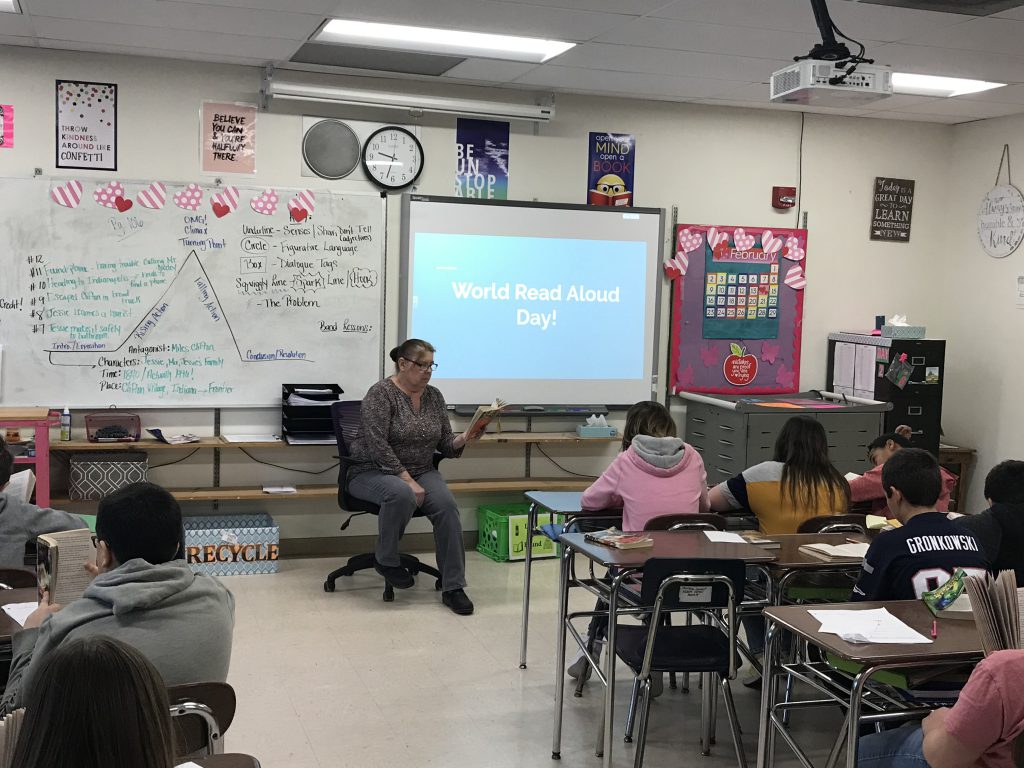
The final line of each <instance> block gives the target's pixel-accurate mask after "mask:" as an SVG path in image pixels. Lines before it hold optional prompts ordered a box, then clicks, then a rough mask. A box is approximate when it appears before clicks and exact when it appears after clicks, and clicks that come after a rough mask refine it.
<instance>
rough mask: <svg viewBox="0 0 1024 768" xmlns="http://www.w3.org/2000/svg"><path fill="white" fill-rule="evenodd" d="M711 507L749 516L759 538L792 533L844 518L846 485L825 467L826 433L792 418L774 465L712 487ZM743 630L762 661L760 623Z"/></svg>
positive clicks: (752, 621)
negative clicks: (811, 523) (816, 520)
mask: <svg viewBox="0 0 1024 768" xmlns="http://www.w3.org/2000/svg"><path fill="white" fill-rule="evenodd" d="M710 502H711V509H712V511H714V512H725V511H728V510H734V509H741V510H744V511H745V512H750V513H753V514H754V515H756V516H757V520H758V523H759V524H760V527H761V532H762V533H766V534H768V535H772V534H782V533H796V529H797V528H799V527H800V523H802V522H803V521H804V520H807V519H809V518H812V517H817V516H818V515H842V514H845V513H846V512H848V511H849V509H850V484H849V483H847V482H846V478H844V477H843V476H842V475H841V474H839V470H837V469H836V468H835V467H834V466H832V462H831V461H829V458H828V438H827V436H826V435H825V428H824V427H822V426H821V424H820V423H819V422H818V421H816V420H815V419H812V418H811V417H809V416H794V417H793V418H792V419H790V420H789V421H787V422H786V424H785V425H784V426H783V427H782V431H781V432H779V436H778V438H777V439H776V440H775V456H774V460H773V461H765V462H762V463H760V464H756V465H754V466H753V467H750V468H749V469H745V470H743V472H741V473H740V474H738V475H736V476H735V477H731V478H729V479H728V480H726V481H725V482H724V483H721V484H719V485H717V486H715V487H714V488H712V489H711V492H710ZM749 576H750V574H748V577H749ZM743 628H744V630H745V632H746V635H747V648H748V649H749V650H750V653H751V654H752V655H754V656H756V657H757V658H758V659H759V660H760V658H761V657H762V656H763V654H764V633H765V623H764V617H762V616H751V617H749V618H745V619H744V620H743ZM760 680H761V678H760V677H759V676H757V675H755V676H753V677H750V678H748V679H746V680H744V681H743V684H744V685H747V686H755V685H758V684H760Z"/></svg>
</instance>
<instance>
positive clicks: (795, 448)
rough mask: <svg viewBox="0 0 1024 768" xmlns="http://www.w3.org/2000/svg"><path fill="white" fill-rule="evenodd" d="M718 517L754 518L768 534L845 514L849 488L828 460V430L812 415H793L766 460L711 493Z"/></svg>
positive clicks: (716, 487) (790, 531) (713, 489)
mask: <svg viewBox="0 0 1024 768" xmlns="http://www.w3.org/2000/svg"><path fill="white" fill-rule="evenodd" d="M710 498H711V509H712V510H714V511H715V512H724V511H727V510H733V509H739V510H744V511H746V512H750V513H753V514H754V515H755V516H756V517H757V520H758V523H759V524H760V526H761V531H762V532H763V533H766V534H769V535H770V534H780V533H796V529H797V528H798V527H799V526H800V523H802V522H803V521H804V520H807V519H809V518H811V517H817V516H818V515H842V514H845V513H846V512H847V511H849V508H850V485H849V483H847V482H846V479H845V478H844V477H843V476H842V475H841V474H839V470H837V469H836V468H835V467H834V466H832V462H831V461H830V460H829V458H828V438H827V436H826V435H825V428H824V427H822V426H821V424H820V423H819V422H818V421H817V420H815V419H812V418H811V417H809V416H794V417H793V418H792V419H790V420H789V421H787V422H786V424H785V426H783V427H782V430H781V431H780V432H779V436H778V438H777V439H776V440H775V454H774V456H773V459H772V461H764V462H761V463H760V464H756V465H754V466H753V467H750V468H749V469H745V470H743V472H741V473H740V474H738V475H736V476H735V477H732V478H730V479H728V480H726V481H725V482H724V483H721V484H719V485H717V486H715V487H714V488H712V489H711V495H710Z"/></svg>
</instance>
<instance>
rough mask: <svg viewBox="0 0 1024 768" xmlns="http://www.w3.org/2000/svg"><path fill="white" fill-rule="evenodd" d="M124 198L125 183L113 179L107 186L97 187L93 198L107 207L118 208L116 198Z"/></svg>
mask: <svg viewBox="0 0 1024 768" xmlns="http://www.w3.org/2000/svg"><path fill="white" fill-rule="evenodd" d="M119 197H120V198H124V185H123V184H121V182H120V181H112V182H110V183H109V184H107V185H106V186H103V187H96V191H95V192H93V193H92V199H93V200H95V201H96V202H97V203H99V204H100V205H102V206H104V207H105V208H117V203H116V202H115V200H117V198H119Z"/></svg>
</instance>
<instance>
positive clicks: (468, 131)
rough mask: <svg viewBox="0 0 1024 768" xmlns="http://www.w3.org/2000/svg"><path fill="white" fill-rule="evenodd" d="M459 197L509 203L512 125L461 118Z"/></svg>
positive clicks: (458, 127) (457, 149) (457, 163)
mask: <svg viewBox="0 0 1024 768" xmlns="http://www.w3.org/2000/svg"><path fill="white" fill-rule="evenodd" d="M455 196H456V197H474V198H477V199H480V200H508V123H502V122H498V121H496V120H471V119H466V118H461V117H460V118H459V120H458V123H457V125H456V128H455Z"/></svg>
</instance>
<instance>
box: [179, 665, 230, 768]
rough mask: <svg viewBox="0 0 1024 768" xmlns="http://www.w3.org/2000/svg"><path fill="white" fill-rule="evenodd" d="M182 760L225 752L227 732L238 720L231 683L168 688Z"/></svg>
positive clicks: (196, 684)
mask: <svg viewBox="0 0 1024 768" xmlns="http://www.w3.org/2000/svg"><path fill="white" fill-rule="evenodd" d="M167 698H168V700H169V701H170V703H171V723H172V724H173V725H174V753H175V755H176V756H177V757H178V758H179V759H185V758H189V757H197V756H210V755H216V754H220V753H221V752H223V751H224V742H223V737H224V732H225V731H226V730H227V729H228V727H230V725H231V721H232V720H234V719H235V690H234V688H232V687H231V686H230V685H228V684H227V683H188V684H186V685H172V686H170V687H168V689H167Z"/></svg>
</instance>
